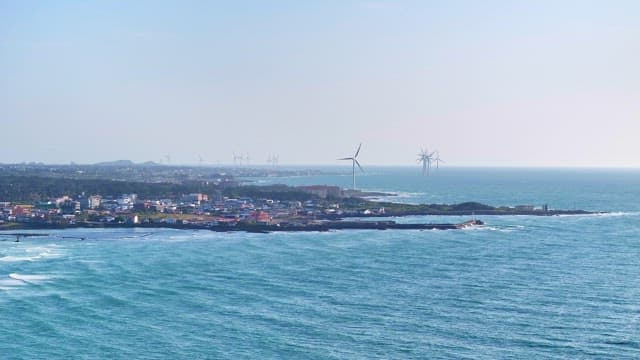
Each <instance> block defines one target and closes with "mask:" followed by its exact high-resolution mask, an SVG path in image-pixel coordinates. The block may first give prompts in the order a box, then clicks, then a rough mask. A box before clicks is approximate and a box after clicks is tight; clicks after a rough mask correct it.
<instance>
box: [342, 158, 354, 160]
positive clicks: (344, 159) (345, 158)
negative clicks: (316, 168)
mask: <svg viewBox="0 0 640 360" xmlns="http://www.w3.org/2000/svg"><path fill="white" fill-rule="evenodd" d="M338 160H353V158H342V159H338Z"/></svg>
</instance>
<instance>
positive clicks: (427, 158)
mask: <svg viewBox="0 0 640 360" xmlns="http://www.w3.org/2000/svg"><path fill="white" fill-rule="evenodd" d="M433 154H435V151H434V152H432V153H429V151H428V150H426V149H421V151H420V153H419V154H418V162H419V163H420V162H421V163H422V175H423V176H424V175H427V176H428V175H429V169H431V161H432V160H433ZM440 161H442V160H440Z"/></svg>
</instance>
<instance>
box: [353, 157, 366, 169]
mask: <svg viewBox="0 0 640 360" xmlns="http://www.w3.org/2000/svg"><path fill="white" fill-rule="evenodd" d="M353 161H355V162H356V165H358V169H360V171H362V172H364V170H363V169H362V166H360V163H359V162H358V160H356V159H353Z"/></svg>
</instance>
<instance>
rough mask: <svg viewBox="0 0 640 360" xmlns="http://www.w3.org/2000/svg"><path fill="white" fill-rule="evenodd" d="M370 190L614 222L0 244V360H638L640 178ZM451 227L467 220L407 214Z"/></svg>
mask: <svg viewBox="0 0 640 360" xmlns="http://www.w3.org/2000/svg"><path fill="white" fill-rule="evenodd" d="M268 181H269V182H282V183H290V184H312V183H326V184H339V185H343V186H348V185H349V184H350V183H351V178H350V176H348V175H345V176H318V177H296V178H284V179H269V180H268ZM358 183H359V184H360V186H362V187H363V188H364V189H369V190H386V191H395V192H399V194H400V196H398V197H396V198H395V200H397V201H408V202H430V203H431V202H447V203H448V202H459V201H481V202H486V203H490V204H493V205H503V204H506V205H514V204H534V205H541V204H543V203H548V204H549V205H550V207H554V208H573V207H577V208H585V209H590V210H606V211H611V212H612V213H610V214H606V215H597V216H567V217H546V218H543V217H527V216H503V217H481V219H482V220H484V221H486V223H487V226H485V227H484V228H481V229H473V230H462V231H338V232H330V233H295V234H294V233H285V234H243V233H233V234H231V233H229V234H219V233H211V232H207V231H177V230H152V231H148V230H129V229H118V230H69V231H50V232H48V233H49V234H50V236H49V237H46V238H30V239H27V240H24V241H22V242H20V243H14V242H10V241H3V242H0V359H69V358H80V359H106V358H109V359H131V358H139V359H140V358H142V359H166V358H170V359H216V358H227V359H238V358H251V359H255V358H260V359H261V358H295V359H310V358H316V359H372V358H384V359H390V358H392V359H402V358H429V359H438V358H453V359H460V358H470V359H472V358H473V359H476V358H480V359H498V358H515V359H545V358H549V359H577V358H594V359H601V358H616V359H625V358H626V359H633V358H640V222H639V220H640V201H639V200H640V171H632V170H550V169H517V170H516V169H455V168H453V169H449V168H441V169H440V170H439V171H438V172H437V173H434V174H433V175H432V176H431V177H429V178H427V179H425V178H422V177H420V176H419V170H418V171H416V169H408V168H406V169H405V168H373V169H367V173H365V174H364V176H361V177H359V178H358ZM443 219H444V220H447V221H459V220H460V218H455V217H452V218H445V217H438V218H433V219H431V218H428V217H411V218H408V219H404V220H403V221H432V220H433V221H436V220H438V221H440V220H443ZM149 233H151V234H149ZM62 236H87V240H86V241H77V240H72V239H63V238H62Z"/></svg>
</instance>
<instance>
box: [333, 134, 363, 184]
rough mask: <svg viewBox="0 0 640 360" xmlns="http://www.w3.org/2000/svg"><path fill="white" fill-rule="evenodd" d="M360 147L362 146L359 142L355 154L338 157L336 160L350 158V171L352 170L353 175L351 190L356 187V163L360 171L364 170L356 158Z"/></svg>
mask: <svg viewBox="0 0 640 360" xmlns="http://www.w3.org/2000/svg"><path fill="white" fill-rule="evenodd" d="M361 147H362V143H360V146H358V150H356V153H355V155H353V156H352V157H347V158H342V159H338V160H351V171H352V173H351V174H352V176H353V190H355V189H356V165H358V169H360V171H362V172H364V170H362V166H360V163H359V162H358V160H357V158H358V154H359V153H360V148H361Z"/></svg>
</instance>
